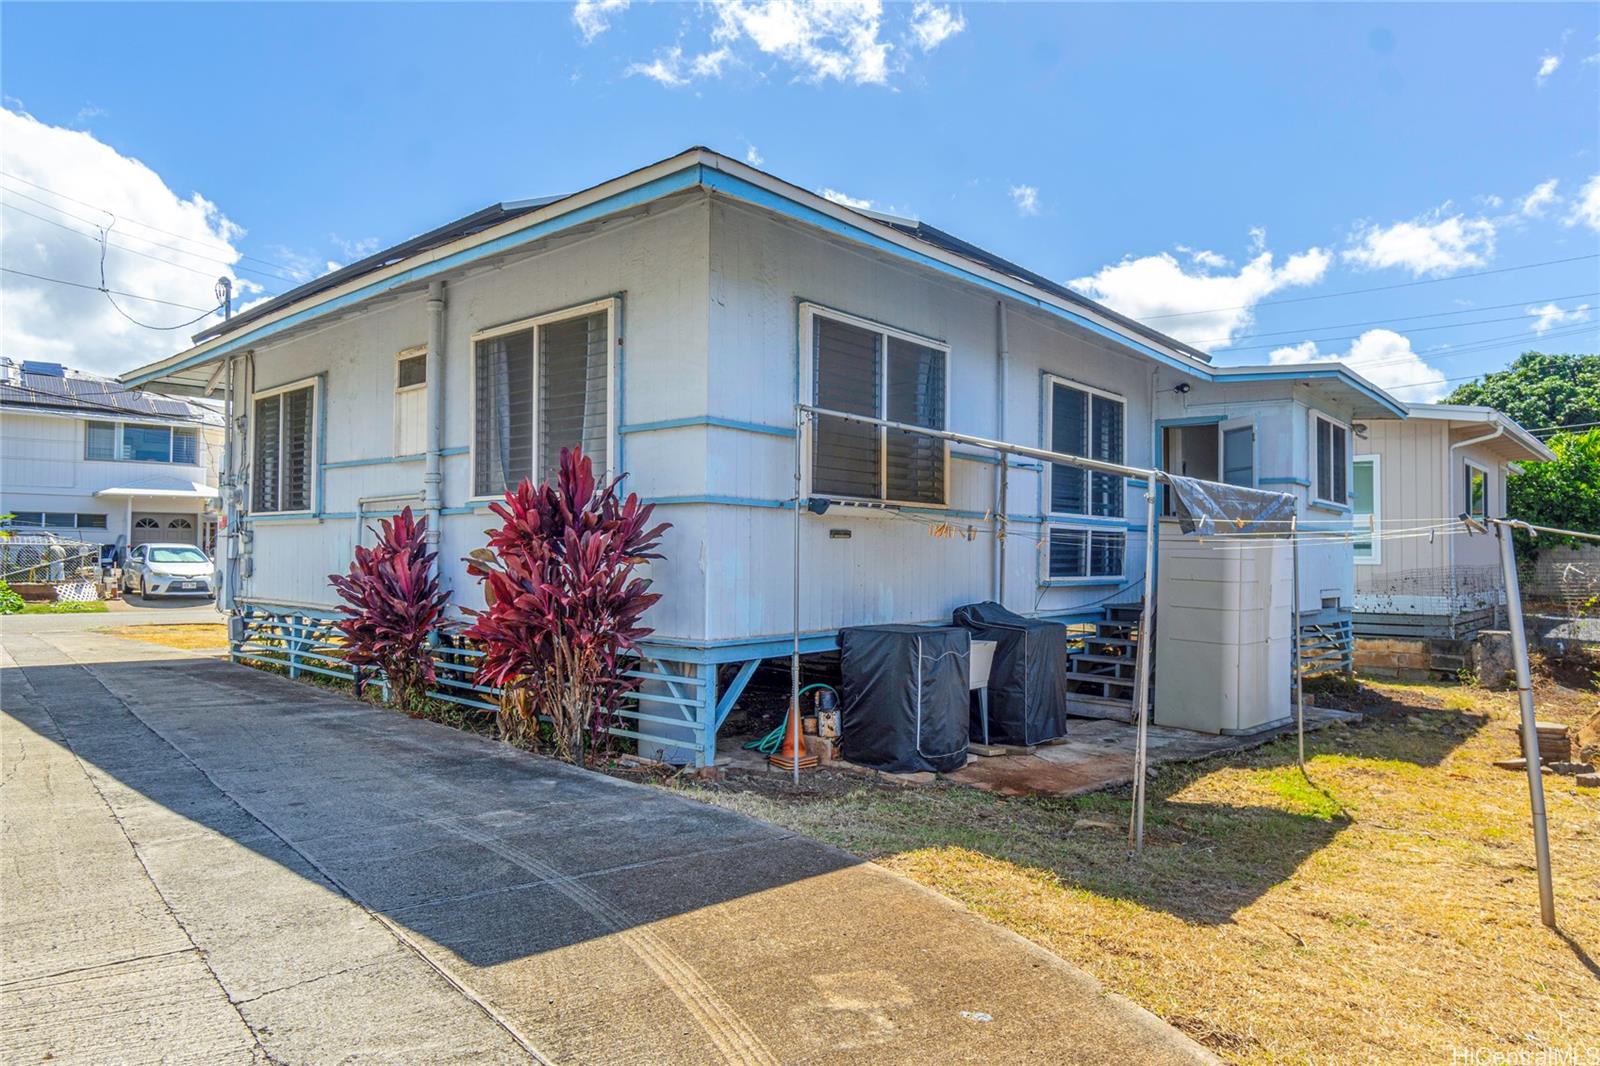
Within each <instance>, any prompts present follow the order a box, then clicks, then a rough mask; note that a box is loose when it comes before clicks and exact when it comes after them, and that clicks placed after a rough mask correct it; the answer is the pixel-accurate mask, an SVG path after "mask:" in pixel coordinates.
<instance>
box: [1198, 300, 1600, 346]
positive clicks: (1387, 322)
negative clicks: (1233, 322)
mask: <svg viewBox="0 0 1600 1066" xmlns="http://www.w3.org/2000/svg"><path fill="white" fill-rule="evenodd" d="M1591 296H1600V292H1578V293H1572V294H1571V295H1568V296H1530V297H1528V298H1527V299H1525V300H1516V301H1514V302H1512V303H1508V304H1490V305H1488V306H1486V307H1463V308H1461V309H1460V310H1456V311H1434V312H1431V313H1428V314H1417V315H1397V316H1395V317H1394V318H1374V319H1369V320H1367V321H1365V322H1338V323H1333V324H1331V325H1326V326H1297V327H1295V328H1293V329H1275V330H1250V331H1249V332H1248V333H1247V334H1246V337H1247V338H1248V337H1277V336H1283V335H1297V334H1302V333H1314V332H1316V331H1318V330H1324V329H1355V328H1358V327H1361V326H1391V325H1393V326H1397V325H1398V323H1401V322H1406V321H1410V320H1411V319H1424V318H1447V317H1449V316H1451V315H1471V314H1478V313H1479V312H1482V311H1504V310H1505V309H1506V308H1508V307H1524V306H1526V305H1527V304H1531V303H1536V302H1538V301H1541V300H1542V301H1544V302H1546V303H1558V302H1559V301H1561V300H1582V299H1585V298H1587V297H1591ZM1515 317H1521V316H1515ZM1496 321H1498V320H1496ZM1508 321H1509V320H1508ZM1457 324H1458V325H1470V323H1457ZM1398 328H1402V329H1405V330H1407V331H1408V332H1415V327H1398ZM1440 328H1444V327H1440ZM1227 339H1228V338H1227V337H1218V338H1216V340H1227ZM1306 339H1307V340H1337V339H1338V338H1336V337H1307V338H1306ZM1190 343H1191V344H1197V345H1205V344H1209V343H1214V341H1191V342H1190ZM1232 347H1236V345H1224V346H1223V347H1222V348H1218V349H1215V350H1217V351H1225V350H1226V349H1228V348H1232Z"/></svg>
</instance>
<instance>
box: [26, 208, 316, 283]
mask: <svg viewBox="0 0 1600 1066" xmlns="http://www.w3.org/2000/svg"><path fill="white" fill-rule="evenodd" d="M0 192H4V193H6V194H7V195H9V196H20V197H22V198H23V199H24V200H30V201H32V202H33V203H36V204H39V205H40V206H41V207H45V208H48V209H49V210H51V211H57V212H60V213H61V214H63V215H66V216H67V217H68V218H70V219H75V220H77V221H79V222H82V223H83V224H84V225H86V226H93V227H94V228H95V233H93V234H89V233H84V232H83V230H80V229H74V228H73V227H71V226H68V225H66V224H64V223H61V222H57V221H56V220H54V219H50V218H45V217H44V216H43V215H39V214H35V213H34V212H32V211H29V210H27V209H26V208H22V207H18V206H17V205H16V204H13V203H7V202H6V201H4V200H0V205H3V206H5V207H9V208H11V210H13V211H20V212H22V213H23V214H24V215H27V216H28V217H29V218H36V219H38V220H39V221H40V222H48V223H49V224H50V225H52V226H60V227H61V228H62V229H64V230H66V231H67V232H69V233H77V234H80V235H82V236H84V237H89V238H90V239H91V240H99V239H100V231H101V229H102V228H104V229H106V230H108V231H109V230H110V229H111V228H112V227H113V226H115V225H116V223H117V222H118V221H124V222H125V221H128V220H127V219H121V220H119V219H118V218H117V216H116V215H112V216H111V219H112V223H111V226H106V227H102V226H101V224H100V223H98V222H96V221H95V220H94V219H90V218H84V217H83V216H82V215H75V214H73V213H72V212H71V211H68V210H66V209H64V208H60V207H57V206H56V205H55V204H51V203H46V202H45V201H43V200H40V199H39V198H38V197H35V196H29V195H28V194H26V193H20V192H17V191H16V190H15V189H0ZM107 213H108V214H110V212H107ZM117 236H119V237H126V238H128V239H129V240H135V241H143V242H144V243H146V244H148V245H151V246H153V247H156V248H160V249H163V250H164V251H168V252H176V253H177V254H178V255H187V256H192V257H194V258H195V259H204V260H206V261H207V262H211V263H220V264H222V265H223V266H225V267H227V268H229V269H230V270H235V271H239V272H241V273H248V274H258V275H260V276H262V277H267V278H273V279H274V280H277V281H287V282H289V283H290V284H293V285H298V284H300V282H299V281H298V280H297V279H295V278H293V277H290V276H289V275H287V274H283V273H281V272H277V271H267V270H258V269H256V268H255V267H247V266H240V265H239V264H238V263H236V262H234V261H232V260H230V259H222V258H219V257H217V256H211V255H202V254H200V253H199V252H191V251H189V250H188V249H187V248H177V247H174V246H173V245H170V244H162V243H161V242H160V241H153V240H151V239H150V238H149V237H141V236H139V235H138V234H137V233H127V232H121V233H118V234H117ZM112 247H114V248H120V249H122V250H123V251H125V252H132V253H133V254H134V255H142V256H144V257H145V258H146V259H154V260H155V261H156V262H158V263H166V264H167V265H168V266H173V267H177V268H178V269H179V270H188V271H191V272H193V273H197V274H203V275H205V276H206V277H210V276H212V274H213V273H214V272H213V271H208V270H199V269H198V268H196V267H192V266H188V265H186V264H184V263H174V262H173V261H172V260H170V259H163V258H161V257H160V256H158V255H151V254H150V253H149V252H143V251H140V250H139V249H137V248H129V247H128V246H127V245H125V244H113V245H112ZM274 295H276V294H274Z"/></svg>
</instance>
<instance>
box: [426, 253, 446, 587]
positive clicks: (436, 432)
mask: <svg viewBox="0 0 1600 1066" xmlns="http://www.w3.org/2000/svg"><path fill="white" fill-rule="evenodd" d="M444 313H445V299H444V282H442V281H430V282H429V283H428V354H427V356H426V357H425V359H426V362H425V370H424V374H425V376H426V378H427V390H428V406H427V416H426V418H425V420H424V428H425V435H424V436H425V444H426V448H427V450H426V452H425V455H424V458H425V460H426V465H425V466H424V467H423V474H422V510H423V514H424V515H426V517H427V519H428V548H429V549H430V550H431V551H433V552H435V553H437V552H438V550H439V542H440V535H441V533H442V532H443V531H442V530H441V529H440V528H439V522H440V519H441V515H442V512H443V510H444V498H443V494H442V492H441V486H442V484H443V481H444V473H443V471H442V469H441V453H442V452H443V451H444V343H445V342H444V337H445V334H444ZM435 567H436V568H438V569H440V570H442V569H443V568H442V567H438V564H437V562H435ZM440 576H441V577H443V574H442V573H441V574H440Z"/></svg>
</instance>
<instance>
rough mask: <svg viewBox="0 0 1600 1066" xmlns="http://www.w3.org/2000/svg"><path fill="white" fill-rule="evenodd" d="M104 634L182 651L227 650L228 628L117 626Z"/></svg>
mask: <svg viewBox="0 0 1600 1066" xmlns="http://www.w3.org/2000/svg"><path fill="white" fill-rule="evenodd" d="M106 632H107V633H110V634H111V635H112V636H114V637H122V638H123V639H124V640H142V641H144V642H145V643H146V644H160V645H163V646H164V647H168V648H180V649H182V650H183V651H227V650H228V627H227V626H225V625H220V624H217V623H215V622H206V623H185V624H180V625H145V626H119V627H118V628H116V629H108V630H106Z"/></svg>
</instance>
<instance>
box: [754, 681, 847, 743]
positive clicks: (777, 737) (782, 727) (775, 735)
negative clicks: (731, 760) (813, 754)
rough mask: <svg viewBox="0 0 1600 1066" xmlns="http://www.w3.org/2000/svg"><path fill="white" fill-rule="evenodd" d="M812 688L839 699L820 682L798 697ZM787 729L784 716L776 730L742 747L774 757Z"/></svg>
mask: <svg viewBox="0 0 1600 1066" xmlns="http://www.w3.org/2000/svg"><path fill="white" fill-rule="evenodd" d="M814 688H825V689H827V690H828V691H829V692H831V693H833V695H834V698H835V699H837V698H838V697H839V690H838V689H836V688H834V687H833V686H832V685H824V684H823V683H822V682H820V681H817V682H813V683H812V684H809V685H807V686H806V687H805V688H803V689H801V690H800V695H802V696H804V695H805V694H806V693H807V692H810V691H811V690H812V689H814ZM788 729H789V716H788V715H784V716H783V721H781V722H779V723H778V728H776V729H774V730H773V731H772V732H770V733H768V734H767V735H766V736H764V737H762V738H761V739H760V740H751V741H747V742H746V743H745V745H744V746H745V748H746V750H748V751H759V752H760V753H761V754H763V755H776V754H778V746H779V745H781V744H782V743H783V734H784V733H785V732H787V731H788Z"/></svg>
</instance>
